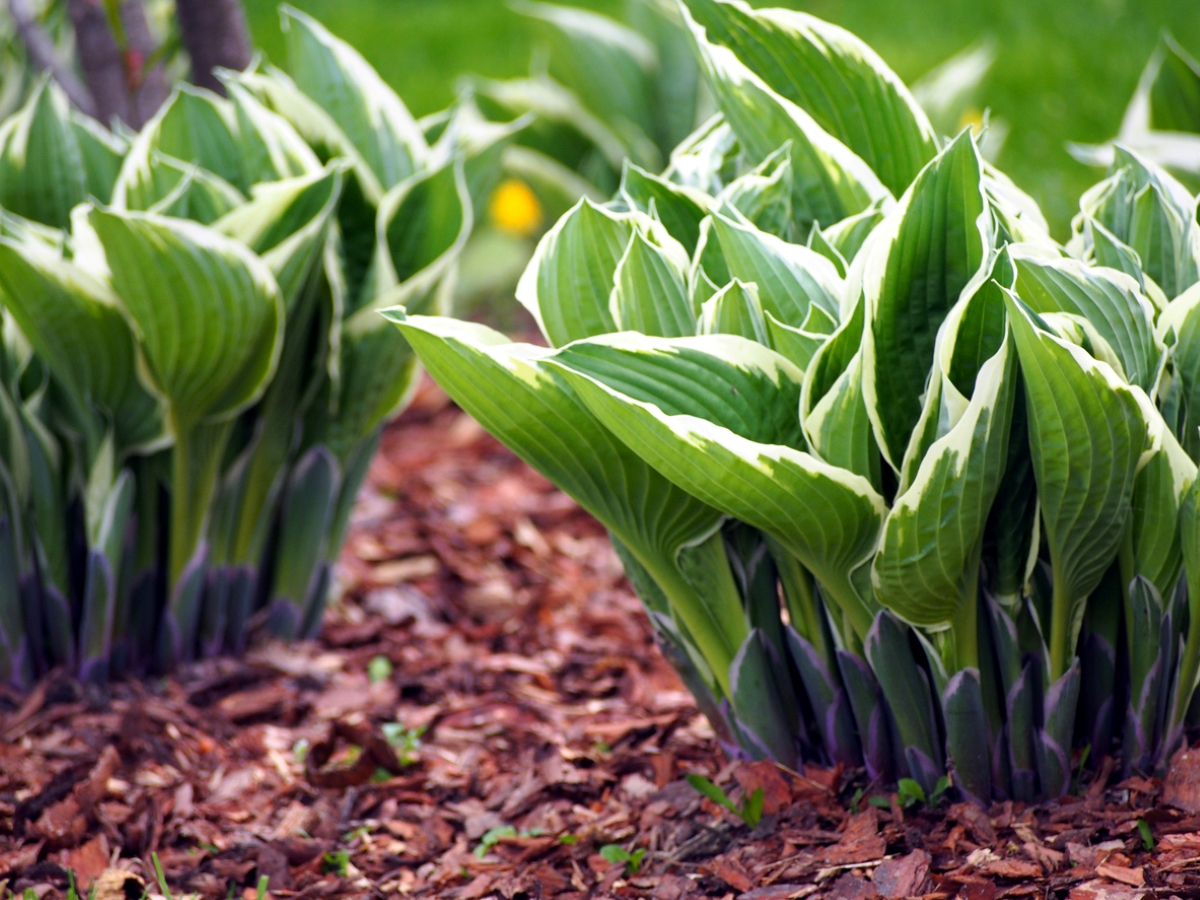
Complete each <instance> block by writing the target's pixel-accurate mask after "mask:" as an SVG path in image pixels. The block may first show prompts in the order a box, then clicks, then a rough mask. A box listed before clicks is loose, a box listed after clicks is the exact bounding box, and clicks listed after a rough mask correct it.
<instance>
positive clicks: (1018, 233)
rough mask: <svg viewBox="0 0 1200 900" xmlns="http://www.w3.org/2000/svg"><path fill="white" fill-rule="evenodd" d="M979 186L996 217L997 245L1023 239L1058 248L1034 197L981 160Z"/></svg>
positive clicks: (1048, 248)
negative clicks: (980, 181)
mask: <svg viewBox="0 0 1200 900" xmlns="http://www.w3.org/2000/svg"><path fill="white" fill-rule="evenodd" d="M983 189H984V193H985V194H986V195H987V198H988V205H989V206H990V207H991V210H992V213H993V214H994V215H995V217H996V224H997V229H996V231H997V233H996V235H995V238H996V246H997V247H999V246H1000V245H1001V241H1007V242H1012V243H1018V242H1022V241H1023V242H1026V243H1030V244H1036V245H1037V246H1039V247H1041V248H1043V249H1044V250H1046V251H1048V252H1057V251H1058V244H1057V243H1056V242H1055V240H1054V239H1053V238H1052V237H1050V226H1049V225H1047V224H1046V219H1045V217H1044V216H1043V215H1042V211H1041V209H1040V208H1039V207H1038V205H1037V201H1036V200H1034V199H1033V198H1032V197H1030V196H1029V195H1028V194H1026V193H1025V192H1024V191H1023V190H1021V189H1020V188H1019V187H1017V186H1016V185H1015V184H1014V183H1013V181H1012V179H1010V178H1009V177H1008V176H1007V175H1005V174H1004V173H1003V172H1001V171H1000V170H999V169H997V168H996V167H995V166H993V165H992V164H991V163H989V162H986V161H985V162H984V164H983Z"/></svg>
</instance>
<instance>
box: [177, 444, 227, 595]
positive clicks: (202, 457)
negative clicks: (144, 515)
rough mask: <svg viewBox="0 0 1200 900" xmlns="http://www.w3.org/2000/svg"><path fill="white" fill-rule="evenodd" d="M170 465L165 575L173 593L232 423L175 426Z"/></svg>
mask: <svg viewBox="0 0 1200 900" xmlns="http://www.w3.org/2000/svg"><path fill="white" fill-rule="evenodd" d="M172 426H173V428H172V430H173V431H174V433H175V448H174V452H173V453H172V461H171V541H170V549H169V555H168V568H167V573H168V575H169V577H170V582H169V589H170V590H171V591H172V592H173V591H174V589H175V587H176V585H178V583H179V579H180V578H181V577H182V576H183V573H184V570H185V569H186V568H187V566H188V563H190V562H191V561H192V557H193V556H195V554H196V550H197V549H198V548H199V546H200V541H201V540H202V538H203V536H204V529H205V526H206V524H207V522H208V511H209V507H210V506H211V505H212V500H213V492H214V490H215V488H216V483H217V473H218V471H219V470H220V467H221V459H222V457H223V456H224V454H225V444H226V442H227V441H228V440H229V435H230V434H231V432H232V430H233V423H232V422H219V423H216V424H213V425H194V424H190V423H186V424H179V425H176V424H175V423H172Z"/></svg>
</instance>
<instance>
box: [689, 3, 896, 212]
mask: <svg viewBox="0 0 1200 900" xmlns="http://www.w3.org/2000/svg"><path fill="white" fill-rule="evenodd" d="M687 18H688V23H689V25H690V27H691V30H692V36H693V38H694V39H695V41H696V46H697V47H698V48H699V51H700V63H701V69H702V71H703V72H704V76H705V79H706V80H707V82H708V85H709V87H710V88H711V89H712V92H713V95H714V97H715V99H716V101H717V106H718V107H719V108H720V110H721V112H723V113H724V114H725V118H726V119H727V120H728V122H729V124H730V126H731V127H732V128H733V130H734V132H735V133H736V134H737V136H738V140H739V141H740V142H741V145H742V149H743V150H744V151H745V153H746V155H747V157H748V158H749V160H750V162H751V163H759V162H762V161H763V160H764V159H766V158H767V157H768V156H770V155H771V154H772V153H774V152H775V151H776V150H778V149H779V148H780V147H782V146H783V145H784V144H786V143H788V142H789V141H790V142H791V145H792V149H791V155H792V185H793V195H792V221H793V222H794V223H795V224H796V225H797V226H799V227H801V228H806V227H807V226H808V225H810V224H811V223H812V222H814V221H819V222H838V221H840V220H842V219H844V218H846V217H847V216H852V215H854V214H855V213H860V212H862V211H863V210H865V209H866V208H867V207H869V206H870V205H871V204H872V203H873V202H875V201H876V200H879V199H887V198H890V196H891V194H890V192H889V191H888V189H887V188H886V187H885V186H884V185H883V183H882V182H881V181H880V180H879V178H878V177H877V176H876V174H875V173H874V172H873V171H872V170H871V168H870V166H868V165H867V163H865V162H864V161H863V160H862V159H861V158H860V157H859V156H857V155H856V154H855V153H854V152H853V151H852V150H851V149H849V148H848V147H847V146H846V145H845V144H843V143H841V142H840V141H839V140H838V139H837V138H835V137H833V136H832V135H831V134H829V132H827V131H825V130H824V129H823V128H822V127H821V126H820V125H819V124H818V123H817V121H816V120H815V119H813V117H812V116H811V115H809V113H807V112H806V111H805V110H803V109H801V108H800V107H799V106H797V105H796V104H795V103H793V102H792V101H791V100H788V99H787V98H786V97H783V96H780V95H779V94H778V93H776V92H775V91H773V90H772V89H771V88H770V87H768V86H767V85H766V84H765V83H764V82H763V81H762V79H761V78H759V76H757V75H756V74H755V73H754V72H752V71H751V70H750V69H748V68H747V67H746V66H745V65H744V64H743V63H742V62H741V60H739V59H738V58H737V57H736V56H735V55H734V54H733V52H732V51H730V50H729V49H728V48H726V47H722V46H719V45H716V44H713V43H710V42H709V40H708V39H707V38H706V36H705V32H704V28H703V27H701V26H699V25H697V24H696V23H695V21H694V20H693V19H692V18H691V16H688V17H687Z"/></svg>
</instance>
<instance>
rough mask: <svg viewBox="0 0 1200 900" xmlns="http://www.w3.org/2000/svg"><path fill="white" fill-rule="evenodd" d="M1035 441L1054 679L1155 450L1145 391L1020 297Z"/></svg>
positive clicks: (1017, 322) (1016, 304)
mask: <svg viewBox="0 0 1200 900" xmlns="http://www.w3.org/2000/svg"><path fill="white" fill-rule="evenodd" d="M1008 315H1009V322H1010V323H1011V326H1012V329H1013V333H1014V335H1015V337H1016V345H1017V351H1018V353H1019V354H1020V358H1021V373H1022V375H1023V378H1024V383H1025V398H1026V408H1027V410H1028V415H1029V446H1030V451H1031V453H1032V456H1033V471H1034V475H1035V477H1036V479H1037V486H1038V500H1039V502H1040V504H1041V510H1042V521H1043V523H1044V525H1045V533H1046V541H1047V543H1048V544H1049V547H1050V560H1051V566H1052V568H1053V572H1054V600H1053V608H1052V611H1051V623H1050V654H1051V666H1050V668H1051V671H1050V673H1049V675H1050V679H1051V680H1052V681H1053V680H1056V679H1058V678H1059V677H1060V676H1062V675H1063V674H1064V673H1065V672H1066V671H1067V667H1068V664H1069V661H1070V658H1071V655H1072V654H1073V652H1074V647H1075V637H1076V635H1077V634H1078V625H1079V616H1080V613H1081V612H1082V609H1083V603H1084V601H1085V600H1086V598H1087V595H1088V594H1090V593H1091V592H1092V590H1093V589H1094V588H1095V587H1096V585H1097V584H1099V582H1100V579H1101V577H1102V576H1103V575H1104V570H1105V569H1107V568H1108V566H1109V564H1110V563H1111V562H1112V561H1113V559H1114V558H1115V557H1116V554H1117V550H1118V548H1119V546H1120V543H1121V538H1122V535H1123V534H1124V531H1125V528H1126V527H1127V525H1128V521H1129V515H1130V513H1131V510H1132V502H1131V501H1132V498H1133V488H1134V481H1135V475H1136V473H1137V468H1138V463H1139V461H1140V459H1141V457H1142V454H1143V452H1144V451H1145V450H1146V449H1147V444H1146V441H1147V439H1146V423H1145V419H1144V417H1143V414H1142V411H1141V409H1140V408H1139V404H1138V401H1137V398H1136V397H1135V396H1134V393H1133V391H1132V390H1130V388H1129V387H1128V386H1127V385H1126V384H1125V383H1124V381H1123V380H1122V379H1121V378H1120V377H1119V376H1118V375H1117V374H1116V373H1115V372H1113V370H1112V369H1111V368H1109V367H1108V366H1107V365H1104V364H1103V363H1098V362H1096V360H1095V359H1093V358H1092V357H1091V356H1090V355H1088V353H1087V352H1086V351H1084V350H1083V349H1081V348H1079V347H1077V346H1075V345H1074V344H1070V343H1068V342H1066V341H1064V340H1062V339H1061V338H1059V337H1056V336H1055V335H1053V334H1050V333H1049V332H1047V331H1045V330H1043V329H1042V328H1040V327H1039V326H1038V324H1037V323H1036V322H1035V320H1034V317H1033V313H1032V312H1031V311H1030V310H1029V309H1028V307H1026V306H1025V305H1024V304H1023V303H1021V302H1020V300H1019V299H1017V298H1016V296H1015V295H1013V294H1010V295H1009V297H1008Z"/></svg>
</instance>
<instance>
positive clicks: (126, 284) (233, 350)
mask: <svg viewBox="0 0 1200 900" xmlns="http://www.w3.org/2000/svg"><path fill="white" fill-rule="evenodd" d="M89 221H90V223H91V225H92V226H93V227H94V228H95V230H96V233H97V235H98V236H99V239H100V241H101V243H102V244H103V245H104V250H105V253H106V255H107V260H108V265H109V267H110V268H111V270H112V279H113V288H114V290H115V292H116V295H117V297H118V298H119V301H120V304H121V307H122V309H123V310H124V311H125V313H126V314H127V315H128V317H129V320H130V322H131V324H132V326H133V328H134V332H135V334H136V336H137V341H138V345H139V347H140V348H141V351H142V353H143V355H144V360H145V368H146V375H147V377H148V379H149V381H150V382H151V384H153V385H154V388H155V390H156V391H157V392H159V393H160V394H161V395H162V396H163V397H164V398H165V399H166V400H167V402H168V404H169V407H170V419H171V423H172V426H173V428H175V429H176V430H179V429H182V428H186V427H187V426H189V425H191V424H195V423H199V422H202V421H206V420H207V421H214V420H218V419H226V418H229V417H230V416H233V415H235V414H236V413H238V412H240V411H241V410H243V409H245V408H246V407H247V406H248V405H250V404H251V403H253V402H254V401H255V400H257V399H258V397H259V396H260V395H261V393H262V391H263V389H264V388H265V386H266V383H267V381H268V380H269V379H270V377H271V374H272V373H273V371H274V367H275V362H276V359H277V358H278V355H279V349H280V346H281V344H282V337H283V334H282V332H283V304H282V301H281V299H280V297H279V289H278V287H277V286H276V284H275V279H274V277H273V276H272V274H271V271H270V269H268V268H267V266H266V264H265V263H263V262H262V261H261V260H260V259H258V258H257V257H256V256H255V255H254V254H253V253H251V252H250V251H249V250H247V249H246V248H245V247H244V246H243V245H242V244H240V243H238V242H235V241H232V240H230V239H229V238H226V237H223V236H221V235H220V234H218V233H217V232H215V231H212V230H210V229H206V228H203V227H201V226H198V225H193V224H191V223H188V222H182V221H179V220H174V219H165V218H159V217H157V216H153V215H146V214H140V213H122V212H118V211H106V210H99V209H97V210H93V211H92V212H91V214H90V215H89ZM164 296H169V297H171V298H172V303H171V304H170V305H166V304H164V303H163V302H162V297H164Z"/></svg>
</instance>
